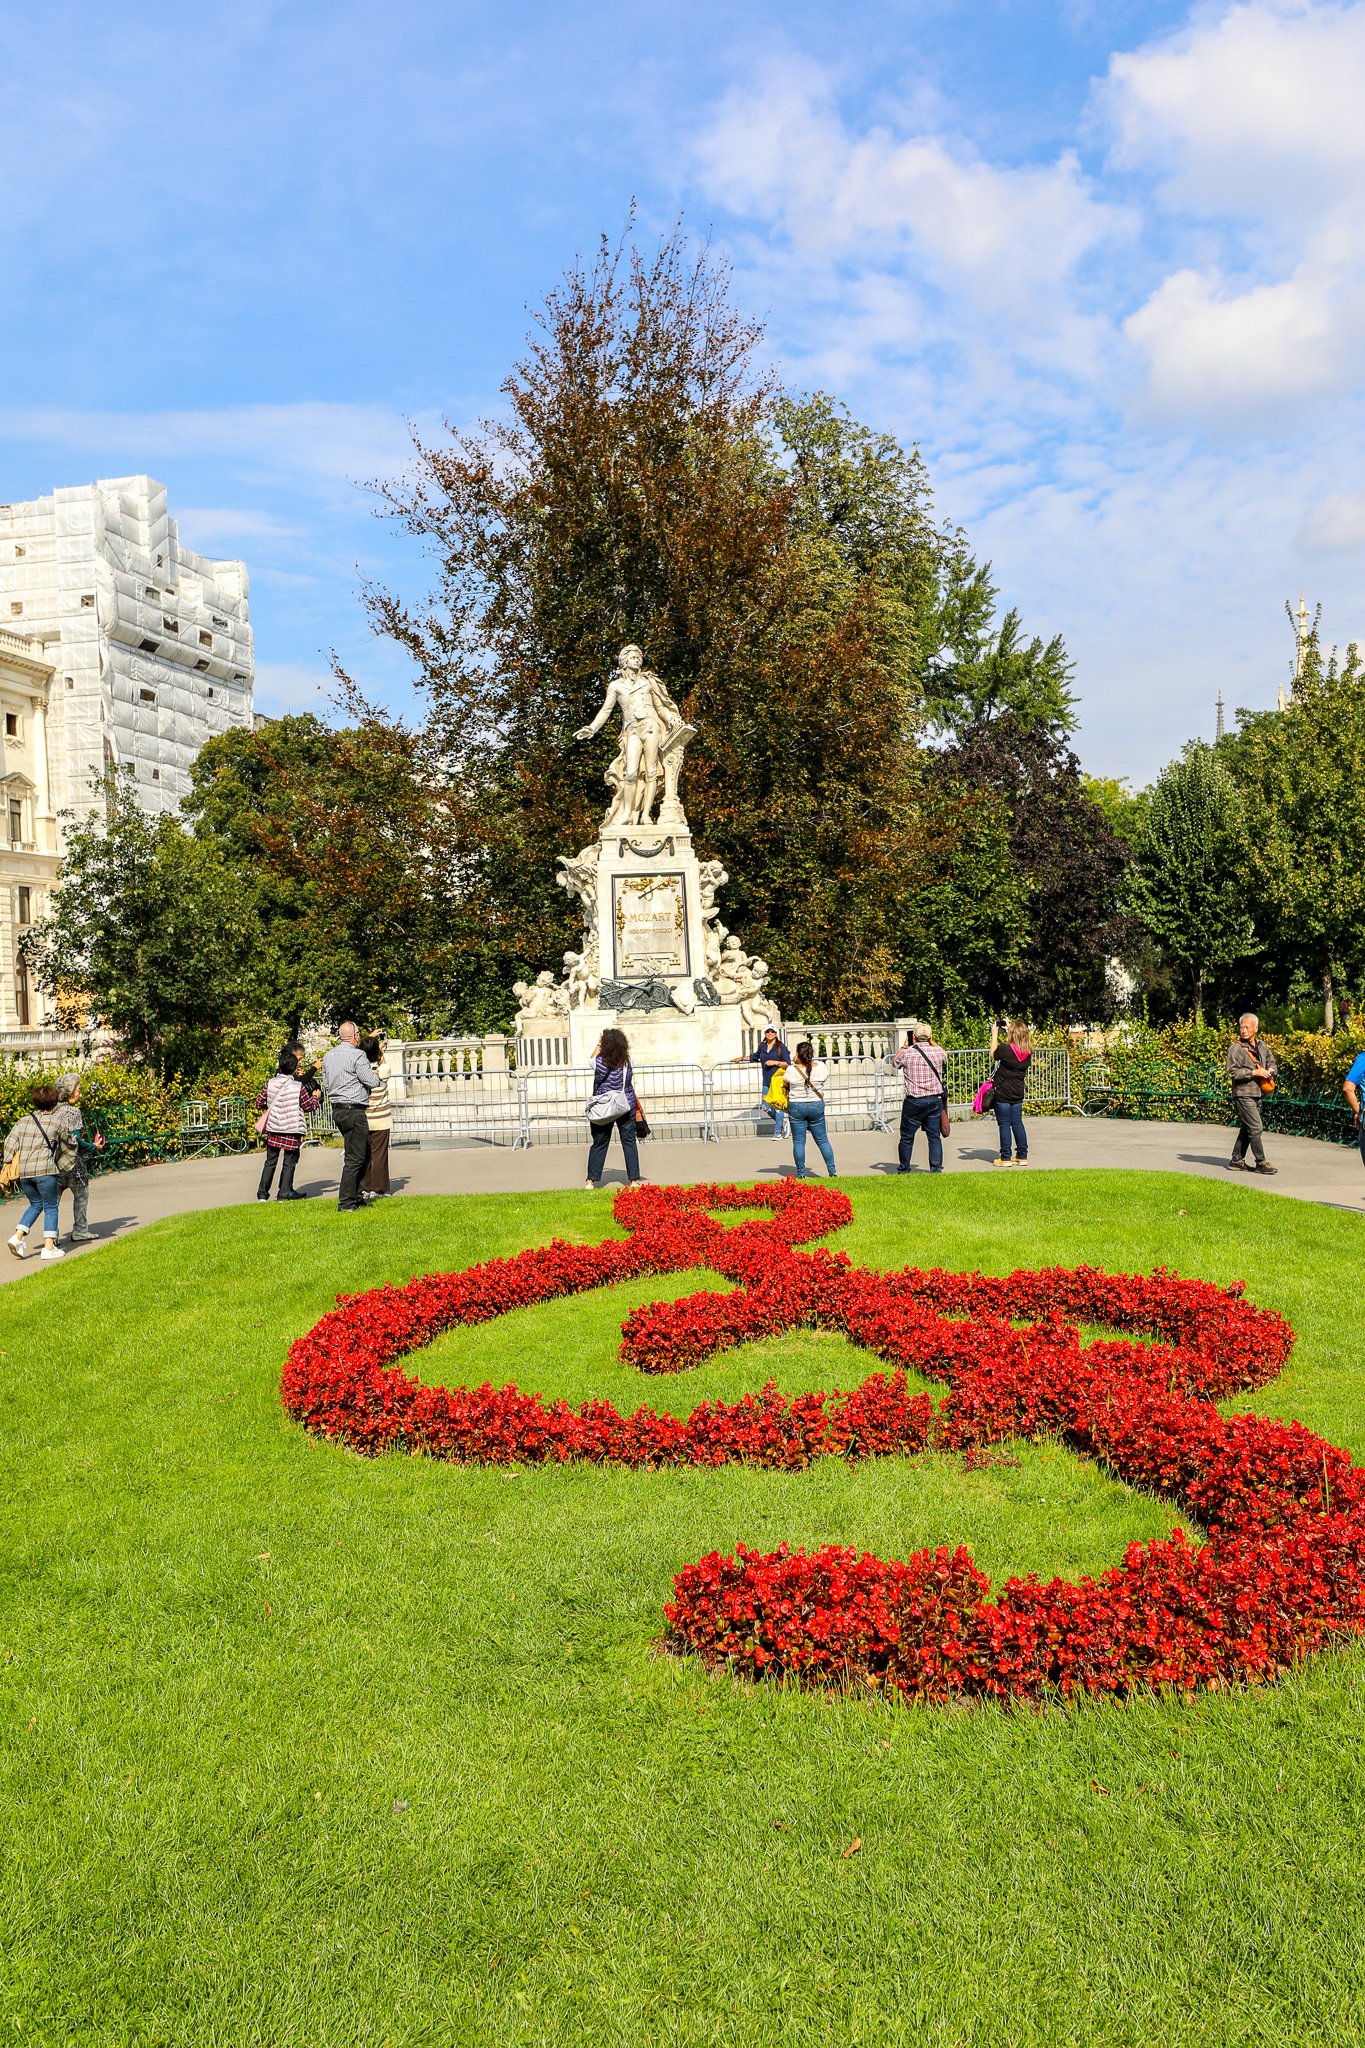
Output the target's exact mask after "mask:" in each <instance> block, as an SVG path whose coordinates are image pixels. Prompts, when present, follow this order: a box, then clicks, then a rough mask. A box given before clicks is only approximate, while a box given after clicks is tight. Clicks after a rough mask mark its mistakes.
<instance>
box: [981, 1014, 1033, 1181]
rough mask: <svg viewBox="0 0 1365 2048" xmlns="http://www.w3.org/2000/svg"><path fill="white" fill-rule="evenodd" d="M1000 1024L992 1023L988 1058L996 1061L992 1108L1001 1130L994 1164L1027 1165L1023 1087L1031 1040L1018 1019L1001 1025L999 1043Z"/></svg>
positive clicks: (1026, 1080)
mask: <svg viewBox="0 0 1365 2048" xmlns="http://www.w3.org/2000/svg"><path fill="white" fill-rule="evenodd" d="M1000 1029H1001V1027H1000V1025H999V1024H992V1026H991V1058H992V1059H993V1060H994V1062H995V1067H994V1070H993V1072H992V1074H991V1085H992V1087H993V1088H994V1090H995V1093H994V1096H993V1097H992V1101H991V1108H992V1109H993V1110H994V1111H995V1121H996V1125H997V1128H998V1129H999V1132H1000V1156H999V1157H998V1158H997V1159H996V1160H995V1161H994V1164H995V1165H996V1166H1027V1165H1028V1132H1027V1131H1026V1130H1025V1128H1024V1089H1025V1086H1026V1085H1027V1082H1028V1070H1029V1062H1030V1061H1031V1060H1032V1058H1033V1040H1032V1038H1031V1037H1030V1035H1029V1028H1028V1025H1027V1024H1021V1023H1020V1022H1019V1021H1018V1020H1017V1019H1014V1020H1011V1021H1010V1022H1009V1023H1007V1024H1006V1025H1005V1027H1004V1030H1005V1038H1004V1042H1003V1043H1002V1042H1001V1038H1000ZM1011 1140H1012V1141H1013V1144H1014V1158H1013V1159H1011V1158H1010V1143H1011Z"/></svg>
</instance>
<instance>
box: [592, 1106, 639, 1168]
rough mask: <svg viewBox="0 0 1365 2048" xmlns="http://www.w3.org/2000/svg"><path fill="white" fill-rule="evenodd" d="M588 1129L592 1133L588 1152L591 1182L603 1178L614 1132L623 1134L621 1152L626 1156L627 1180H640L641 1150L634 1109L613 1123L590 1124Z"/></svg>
mask: <svg viewBox="0 0 1365 2048" xmlns="http://www.w3.org/2000/svg"><path fill="white" fill-rule="evenodd" d="M588 1129H589V1130H590V1131H591V1132H592V1146H591V1148H590V1150H589V1152H588V1179H589V1180H601V1178H602V1168H603V1167H604V1166H605V1165H606V1163H607V1147H608V1146H609V1145H610V1144H611V1134H612V1132H613V1131H619V1132H620V1134H621V1150H622V1151H623V1152H624V1153H625V1155H626V1179H627V1180H638V1179H639V1178H640V1148H639V1144H638V1142H637V1140H636V1136H635V1112H634V1110H633V1109H628V1110H627V1111H626V1113H625V1115H624V1116H618V1117H617V1118H616V1120H615V1121H614V1122H613V1123H609V1124H589V1126H588Z"/></svg>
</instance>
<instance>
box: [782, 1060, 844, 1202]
mask: <svg viewBox="0 0 1365 2048" xmlns="http://www.w3.org/2000/svg"><path fill="white" fill-rule="evenodd" d="M828 1079H829V1069H828V1067H827V1066H826V1065H825V1063H824V1061H823V1060H818V1059H816V1057H815V1047H814V1046H813V1045H812V1044H811V1042H810V1040H809V1039H808V1038H803V1039H802V1040H801V1043H800V1044H799V1045H798V1046H797V1048H796V1058H795V1059H794V1060H793V1061H792V1063H791V1065H790V1066H789V1067H788V1069H787V1115H788V1116H789V1118H790V1119H791V1127H792V1158H793V1159H794V1160H795V1161H796V1178H797V1179H798V1180H805V1178H806V1138H807V1135H809V1136H810V1137H812V1138H814V1140H815V1142H816V1144H817V1145H818V1146H819V1147H820V1157H821V1158H822V1159H823V1160H824V1162H825V1165H826V1167H827V1168H828V1170H829V1176H830V1179H831V1180H832V1179H833V1178H834V1173H835V1166H834V1148H833V1146H832V1145H831V1144H830V1142H829V1133H828V1131H827V1130H826V1129H825V1083H826V1081H827V1080H828Z"/></svg>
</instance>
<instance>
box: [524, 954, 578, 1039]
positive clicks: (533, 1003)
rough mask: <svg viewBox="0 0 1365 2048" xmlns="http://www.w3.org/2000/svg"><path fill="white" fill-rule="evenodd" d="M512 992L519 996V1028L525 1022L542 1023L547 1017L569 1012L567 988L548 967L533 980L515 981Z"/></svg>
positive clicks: (562, 1015)
mask: <svg viewBox="0 0 1365 2048" xmlns="http://www.w3.org/2000/svg"><path fill="white" fill-rule="evenodd" d="M512 993H513V995H514V996H515V997H516V998H517V1005H518V1008H517V1030H518V1031H520V1030H521V1028H522V1026H523V1024H524V1023H540V1022H543V1021H544V1019H546V1018H547V1017H564V1016H567V1014H568V1009H569V998H568V994H567V992H566V990H564V989H563V988H562V987H561V986H560V984H559V983H558V982H557V981H556V980H555V977H554V975H553V974H552V973H551V972H550V970H549V968H548V967H547V968H546V970H545V972H544V973H543V974H538V975H537V976H536V978H535V980H534V981H533V982H530V981H514V982H513V983H512Z"/></svg>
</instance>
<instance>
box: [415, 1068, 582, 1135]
mask: <svg viewBox="0 0 1365 2048" xmlns="http://www.w3.org/2000/svg"><path fill="white" fill-rule="evenodd" d="M531 1078H533V1079H539V1078H540V1077H539V1076H533V1077H531ZM559 1078H560V1077H559V1076H557V1075H556V1076H555V1077H553V1078H552V1077H550V1076H549V1075H547V1076H546V1077H545V1079H546V1081H547V1084H548V1085H549V1086H551V1087H553V1086H554V1085H555V1082H556V1080H558V1079H559ZM526 1085H527V1081H526V1077H525V1076H522V1075H519V1074H507V1073H501V1074H497V1073H493V1074H490V1073H483V1074H480V1073H472V1072H471V1073H463V1074H454V1075H452V1076H451V1077H450V1078H449V1080H448V1081H447V1082H446V1083H445V1084H444V1085H430V1084H424V1083H422V1082H418V1084H417V1085H416V1087H413V1086H411V1085H409V1086H408V1087H407V1089H406V1091H405V1096H406V1099H405V1100H404V1101H403V1103H401V1104H397V1103H395V1105H394V1114H393V1135H394V1140H395V1142H396V1143H399V1144H401V1143H402V1142H403V1140H404V1139H405V1138H417V1139H419V1140H420V1139H422V1138H435V1139H437V1140H444V1141H445V1142H446V1143H448V1144H459V1143H460V1142H461V1140H465V1141H471V1140H478V1141H482V1142H484V1143H486V1144H491V1145H507V1144H510V1145H511V1146H512V1147H513V1148H514V1149H515V1148H516V1147H518V1146H521V1145H529V1144H530V1142H531V1140H530V1135H529V1132H528V1129H527V1121H526V1096H525V1090H526Z"/></svg>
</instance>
